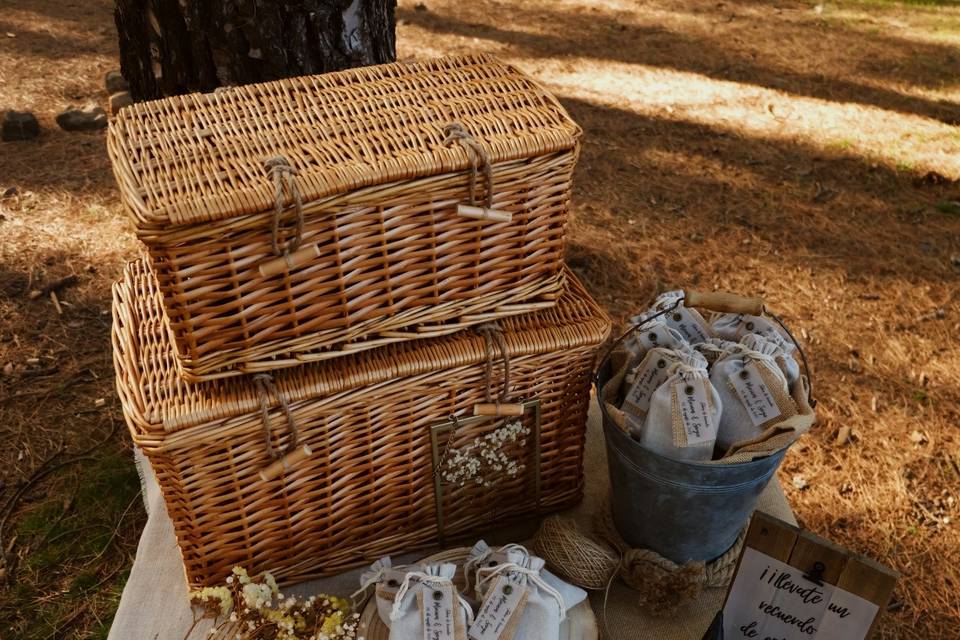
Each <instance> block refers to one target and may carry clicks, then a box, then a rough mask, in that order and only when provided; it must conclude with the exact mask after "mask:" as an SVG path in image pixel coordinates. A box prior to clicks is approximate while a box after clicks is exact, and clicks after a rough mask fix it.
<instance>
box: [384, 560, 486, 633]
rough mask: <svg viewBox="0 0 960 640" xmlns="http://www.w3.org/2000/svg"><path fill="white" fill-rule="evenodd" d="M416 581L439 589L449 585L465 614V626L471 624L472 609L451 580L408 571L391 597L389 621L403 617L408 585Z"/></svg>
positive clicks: (421, 572) (408, 589)
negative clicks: (391, 604)
mask: <svg viewBox="0 0 960 640" xmlns="http://www.w3.org/2000/svg"><path fill="white" fill-rule="evenodd" d="M414 580H416V581H417V582H419V583H420V584H423V585H426V586H430V587H434V588H437V589H441V588H443V587H445V586H447V585H450V586H451V587H452V588H453V590H454V591H453V592H454V594H455V595H456V597H457V600H458V601H459V604H460V606H461V607H463V609H464V611H466V612H467V625H468V626H469V625H470V624H472V623H473V609H472V608H471V607H470V604H469V603H468V602H467V601H466V600H464V599H463V596H461V595H460V593H459V592H458V591H457V590H456V587H455V586H454V585H453V580H451V579H450V578H445V577H443V576H434V575H430V574H429V573H424V572H423V571H410V572H409V573H407V574H406V575H404V576H403V581H402V582H401V583H400V588H399V589H397V594H396V595H395V596H394V597H393V608H392V609H391V610H390V620H391V621H392V622H396V621H397V620H399V619H400V618H401V616H402V615H403V610H402V609H403V599H404V598H405V597H406V595H407V592H409V591H410V583H411V582H413V581H414Z"/></svg>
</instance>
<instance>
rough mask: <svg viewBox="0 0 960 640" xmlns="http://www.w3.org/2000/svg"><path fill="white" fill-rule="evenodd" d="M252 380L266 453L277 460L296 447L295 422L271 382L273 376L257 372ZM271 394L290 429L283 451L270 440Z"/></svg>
mask: <svg viewBox="0 0 960 640" xmlns="http://www.w3.org/2000/svg"><path fill="white" fill-rule="evenodd" d="M253 382H254V384H256V385H257V391H259V395H260V415H261V417H262V419H263V439H264V442H265V443H266V445H267V453H268V454H270V457H271V458H273V459H274V460H277V459H278V458H280V457H282V456H283V455H285V454H287V453H288V452H290V451H293V450H294V449H295V448H296V446H297V441H298V440H299V438H300V434H299V431H298V430H297V423H296V422H295V421H294V419H293V413H292V412H291V411H290V404H289V403H288V402H287V399H286V398H285V397H284V396H283V394H281V393H280V392H279V391H278V390H277V385H275V384H274V382H273V376H271V375H270V374H269V373H258V374H257V375H255V376H253ZM271 395H272V396H273V397H274V398H276V399H277V401H278V402H279V403H280V407H281V408H282V409H283V413H284V415H286V417H287V427H288V428H289V430H290V444H289V445H287V447H286V449H284V450H283V451H278V450H277V449H276V447H274V446H273V444H272V443H271V442H270V418H269V409H270V405H269V397H270V396H271Z"/></svg>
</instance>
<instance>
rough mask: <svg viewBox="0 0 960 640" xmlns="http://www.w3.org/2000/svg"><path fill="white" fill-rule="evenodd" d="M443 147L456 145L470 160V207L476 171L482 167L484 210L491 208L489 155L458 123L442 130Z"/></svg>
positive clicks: (474, 189) (474, 202)
mask: <svg viewBox="0 0 960 640" xmlns="http://www.w3.org/2000/svg"><path fill="white" fill-rule="evenodd" d="M443 135H444V139H443V146H445V147H449V146H450V145H451V144H453V143H454V142H456V143H458V144H459V145H460V146H461V147H463V150H464V151H466V152H467V157H468V158H469V159H470V167H471V170H470V206H476V204H477V198H476V189H477V171H478V168H480V167H482V169H483V177H484V178H485V181H486V187H487V198H486V204H485V206H486V208H487V209H491V208H493V167H491V166H490V155H489V154H488V153H487V151H486V150H485V149H484V148H483V147H481V146H480V143H478V142H477V139H476V138H474V137H473V136H471V135H470V134H469V133H467V131H466V130H465V129H464V128H463V125H461V124H460V123H459V122H451V123H450V124H448V125H446V126H445V127H444V128H443Z"/></svg>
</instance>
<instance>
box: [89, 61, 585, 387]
mask: <svg viewBox="0 0 960 640" xmlns="http://www.w3.org/2000/svg"><path fill="white" fill-rule="evenodd" d="M580 133H581V131H580V128H579V127H578V126H577V125H576V124H575V123H574V122H573V121H572V120H571V119H570V117H569V116H568V115H567V113H566V111H565V110H564V109H563V107H562V106H561V105H560V104H559V103H558V102H557V101H556V99H554V98H553V97H552V96H551V95H550V94H549V93H547V92H546V91H545V90H544V89H542V88H541V87H540V86H539V85H538V84H536V83H535V82H534V81H533V80H531V79H530V78H529V77H527V76H526V75H524V74H523V73H521V72H519V71H518V70H517V69H515V68H513V67H511V66H509V65H506V64H503V63H500V62H497V61H496V60H494V59H492V58H489V57H486V56H464V57H453V58H443V59H438V60H432V61H427V62H413V63H395V64H388V65H381V66H375V67H366V68H360V69H354V70H350V71H344V72H339V73H331V74H326V75H319V76H310V77H303V78H292V79H288V80H281V81H278V82H270V83H265V84H258V85H249V86H243V87H237V88H232V89H227V90H223V91H217V92H214V93H208V94H200V95H186V96H178V97H174V98H169V99H165V100H159V101H156V102H148V103H143V104H137V105H133V106H132V107H130V108H127V109H124V110H123V111H121V112H120V114H119V115H118V116H117V118H115V119H114V120H113V122H112V123H111V126H110V132H109V136H108V149H109V152H110V157H111V159H112V161H113V167H114V173H115V175H116V178H117V182H118V183H119V185H120V191H121V195H122V199H123V202H124V204H125V208H126V209H127V211H128V212H129V214H130V215H131V216H132V218H133V220H134V222H135V224H136V226H137V233H138V236H139V237H140V238H141V239H142V240H143V241H144V242H145V243H146V245H147V246H148V248H149V255H150V259H151V262H152V265H153V268H154V270H155V271H156V274H157V278H158V281H159V284H160V290H161V291H162V292H163V298H164V305H165V308H166V310H167V314H168V316H169V317H170V321H171V328H172V330H173V336H174V340H175V344H176V349H177V354H178V366H179V368H180V371H181V374H182V375H184V376H185V377H186V378H187V379H188V380H191V381H198V380H209V379H213V378H217V377H225V376H229V375H233V374H238V373H251V372H258V371H270V370H275V369H278V368H282V367H286V366H293V365H298V364H302V363H303V362H308V361H312V360H318V359H326V358H331V357H335V356H340V355H343V354H345V353H352V352H355V351H358V350H363V349H369V348H372V347H377V346H382V345H384V344H388V343H391V342H397V341H403V340H408V339H419V338H422V337H429V336H437V335H443V334H446V333H451V332H454V331H457V330H460V329H463V328H464V327H466V326H469V325H471V324H475V323H480V322H486V321H488V320H491V319H495V318H498V317H505V316H508V315H511V314H517V313H525V312H529V311H532V310H536V309H540V308H545V307H549V306H551V305H553V304H555V303H556V298H557V295H558V294H559V292H560V291H562V282H561V280H562V277H561V276H562V269H561V264H562V260H563V233H564V227H565V224H566V221H567V209H568V198H569V192H570V183H571V178H572V174H573V169H574V165H575V163H576V160H577V155H578V152H579V143H578V140H579V136H580ZM488 168H489V170H490V172H489V176H488V174H487V171H486V169H488ZM488 177H489V180H488V179H487V178H488ZM298 201H299V202H300V203H302V204H301V205H298V204H297V203H298ZM478 217H479V219H478Z"/></svg>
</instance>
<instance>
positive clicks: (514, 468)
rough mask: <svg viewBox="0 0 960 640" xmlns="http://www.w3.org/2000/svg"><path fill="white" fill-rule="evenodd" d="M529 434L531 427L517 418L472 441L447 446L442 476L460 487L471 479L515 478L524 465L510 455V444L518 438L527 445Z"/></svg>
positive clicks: (482, 481) (481, 482)
mask: <svg viewBox="0 0 960 640" xmlns="http://www.w3.org/2000/svg"><path fill="white" fill-rule="evenodd" d="M529 434H530V428H529V427H526V426H524V424H523V423H522V422H520V421H519V420H514V421H513V422H508V423H506V424H504V425H503V426H502V427H499V428H497V429H495V430H493V431H491V432H490V433H487V434H486V435H484V436H480V437H478V438H476V439H474V440H473V441H471V442H470V443H469V444H466V445H464V446H462V447H459V448H457V449H451V450H448V451H447V452H446V454H445V456H444V458H445V459H444V463H443V466H442V467H441V469H442V475H441V477H442V478H443V480H445V481H446V482H450V483H452V484H455V485H457V486H460V487H464V486H466V485H468V484H471V483H473V484H476V485H480V486H482V487H492V486H493V485H494V483H495V482H496V479H497V478H498V477H500V476H501V475H504V474H506V475H507V476H509V477H511V478H513V477H515V476H516V475H517V474H518V473H520V472H521V471H523V469H524V465H523V464H521V463H520V462H518V461H517V460H515V459H514V458H513V457H511V455H510V454H509V453H508V452H509V449H510V447H509V446H508V445H511V444H514V443H517V442H518V441H519V443H520V446H521V447H525V446H526V444H527V441H526V437H527V436H528V435H529Z"/></svg>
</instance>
